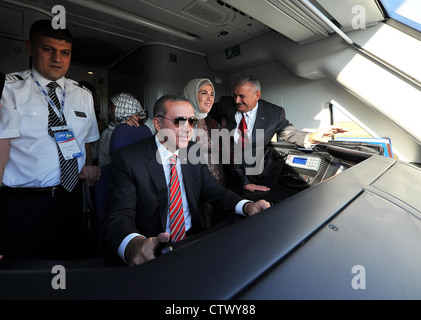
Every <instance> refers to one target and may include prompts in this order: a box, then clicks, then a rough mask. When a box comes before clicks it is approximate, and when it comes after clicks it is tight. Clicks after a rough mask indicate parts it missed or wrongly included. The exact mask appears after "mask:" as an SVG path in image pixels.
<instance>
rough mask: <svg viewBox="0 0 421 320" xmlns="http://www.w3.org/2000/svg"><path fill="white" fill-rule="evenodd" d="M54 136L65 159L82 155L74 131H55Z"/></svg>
mask: <svg viewBox="0 0 421 320" xmlns="http://www.w3.org/2000/svg"><path fill="white" fill-rule="evenodd" d="M54 137H55V138H56V141H57V145H58V146H59V148H60V151H61V153H62V154H63V157H64V159H65V160H69V159H73V158H78V157H81V156H82V151H81V150H80V148H79V145H78V144H77V141H76V138H75V136H74V134H73V131H71V130H67V131H63V132H55V133H54Z"/></svg>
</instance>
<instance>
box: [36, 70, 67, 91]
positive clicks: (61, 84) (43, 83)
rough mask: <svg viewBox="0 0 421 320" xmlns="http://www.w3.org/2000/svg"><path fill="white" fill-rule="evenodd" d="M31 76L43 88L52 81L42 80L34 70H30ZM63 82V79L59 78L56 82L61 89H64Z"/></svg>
mask: <svg viewBox="0 0 421 320" xmlns="http://www.w3.org/2000/svg"><path fill="white" fill-rule="evenodd" d="M32 74H33V75H34V77H35V79H36V80H37V81H38V82H39V84H40V85H41V86H42V87H43V88H45V87H46V86H47V84H49V83H50V82H51V81H52V80H48V79H46V78H44V77H43V76H41V75H40V74H39V72H38V71H37V70H36V69H35V68H32ZM64 80H65V78H64V77H61V78H60V79H57V80H56V82H57V84H58V85H59V86H60V88H61V89H63V88H64Z"/></svg>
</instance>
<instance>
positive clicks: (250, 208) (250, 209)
mask: <svg viewBox="0 0 421 320" xmlns="http://www.w3.org/2000/svg"><path fill="white" fill-rule="evenodd" d="M269 207H270V203H269V202H267V201H266V200H259V201H257V202H247V203H246V204H245V205H244V207H243V211H244V213H245V214H246V215H247V216H252V215H254V214H256V213H258V212H260V211H262V210H265V209H267V208H269Z"/></svg>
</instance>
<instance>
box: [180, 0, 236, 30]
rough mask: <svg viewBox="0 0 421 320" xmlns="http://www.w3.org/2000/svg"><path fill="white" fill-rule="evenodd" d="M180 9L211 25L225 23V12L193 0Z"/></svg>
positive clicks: (226, 16)
mask: <svg viewBox="0 0 421 320" xmlns="http://www.w3.org/2000/svg"><path fill="white" fill-rule="evenodd" d="M182 11H183V12H184V13H186V14H188V15H190V16H193V17H194V18H196V19H199V20H201V21H204V22H206V23H208V24H211V25H220V24H222V23H226V21H227V20H228V15H227V14H226V13H224V12H222V11H219V10H217V9H215V8H212V7H210V6H208V5H207V4H205V3H203V2H198V1H194V2H193V3H191V4H190V5H188V6H187V7H185V8H184V9H183V10H182Z"/></svg>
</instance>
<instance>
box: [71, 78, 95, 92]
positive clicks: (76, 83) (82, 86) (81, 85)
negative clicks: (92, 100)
mask: <svg viewBox="0 0 421 320" xmlns="http://www.w3.org/2000/svg"><path fill="white" fill-rule="evenodd" d="M70 81H71V82H72V83H73V84H74V85H76V86H78V87H80V88H82V89H84V90H86V91H88V92H89V93H90V94H92V91H91V90H89V89H88V88H86V87H85V86H84V85H83V84H80V83H78V82H77V81H74V80H70Z"/></svg>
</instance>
